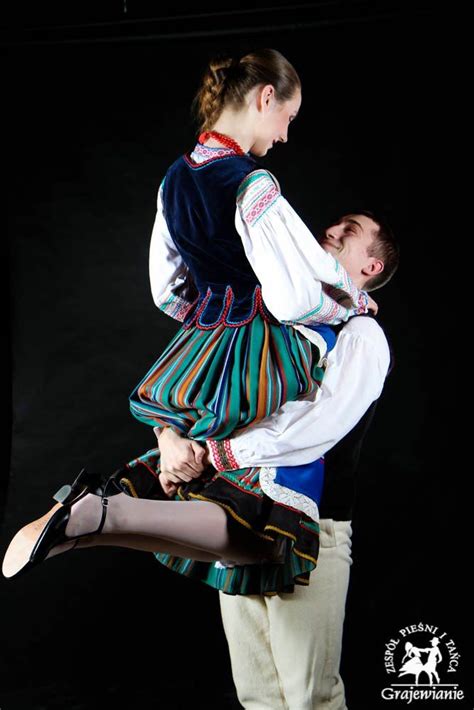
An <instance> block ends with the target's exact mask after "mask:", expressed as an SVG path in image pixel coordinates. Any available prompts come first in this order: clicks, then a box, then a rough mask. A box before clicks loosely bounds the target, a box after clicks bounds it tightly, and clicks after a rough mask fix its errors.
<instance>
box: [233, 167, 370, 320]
mask: <svg viewBox="0 0 474 710" xmlns="http://www.w3.org/2000/svg"><path fill="white" fill-rule="evenodd" d="M235 227H236V229H237V231H238V233H239V235H240V237H241V239H242V244H243V247H244V250H245V253H246V255H247V258H248V260H249V262H250V264H251V266H252V268H253V270H254V272H255V274H256V276H257V278H258V279H259V281H260V284H261V286H262V298H263V300H264V302H265V305H266V306H267V308H268V309H269V311H270V312H271V313H272V314H273V315H274V316H275V318H277V319H278V320H279V321H280V322H281V323H287V324H290V325H293V324H295V323H300V324H302V325H315V324H317V323H331V324H338V323H342V322H344V321H347V320H348V319H349V318H350V317H351V316H353V315H356V314H358V313H367V312H368V307H367V304H368V296H367V293H366V292H365V291H361V290H359V289H358V288H357V287H356V285H355V284H354V282H353V281H352V279H351V278H350V276H349V274H348V273H347V271H346V270H345V269H344V268H343V266H342V265H341V264H340V263H339V261H338V260H337V259H336V258H335V257H334V256H333V255H332V254H330V253H328V252H326V251H325V250H324V249H323V248H322V246H321V245H320V244H319V243H318V242H317V240H316V238H315V237H314V235H313V234H312V233H311V232H310V230H309V229H308V227H307V226H306V225H305V223H304V222H303V221H302V219H301V218H300V217H299V216H298V214H297V213H296V212H295V210H294V209H293V208H292V207H291V205H290V204H289V203H288V201H287V200H286V199H285V197H283V195H282V194H281V191H280V186H279V184H278V181H277V179H276V178H275V177H274V176H273V175H272V174H271V173H270V172H269V171H268V170H264V169H258V170H254V171H252V172H251V173H249V174H248V175H247V176H246V177H245V178H244V180H242V182H241V183H240V186H239V189H238V191H237V196H236V211H235Z"/></svg>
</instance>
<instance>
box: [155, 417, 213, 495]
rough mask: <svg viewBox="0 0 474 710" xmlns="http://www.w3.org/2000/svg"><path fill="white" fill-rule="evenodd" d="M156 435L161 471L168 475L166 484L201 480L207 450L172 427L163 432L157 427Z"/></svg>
mask: <svg viewBox="0 0 474 710" xmlns="http://www.w3.org/2000/svg"><path fill="white" fill-rule="evenodd" d="M155 434H156V438H157V439H158V446H159V449H160V470H161V472H162V473H163V474H165V475H166V483H167V484H168V485H169V484H170V483H178V484H180V483H182V482H183V481H184V482H187V481H191V480H192V479H193V478H199V476H200V475H201V473H202V472H203V471H204V469H205V467H206V463H207V461H206V458H207V457H206V454H207V450H206V449H205V448H204V447H202V446H201V444H200V443H199V442H197V441H193V440H192V439H188V438H187V437H185V436H182V435H181V434H178V433H177V432H176V431H174V429H171V427H165V428H164V429H161V430H160V429H158V427H156V429H155ZM163 479H164V480H165V476H163ZM165 492H166V491H165Z"/></svg>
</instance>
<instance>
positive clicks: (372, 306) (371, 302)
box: [367, 294, 379, 316]
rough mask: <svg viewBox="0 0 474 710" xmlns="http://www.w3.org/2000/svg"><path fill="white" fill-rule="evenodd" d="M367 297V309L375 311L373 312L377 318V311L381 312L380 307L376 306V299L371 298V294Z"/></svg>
mask: <svg viewBox="0 0 474 710" xmlns="http://www.w3.org/2000/svg"><path fill="white" fill-rule="evenodd" d="M367 297H368V299H369V300H368V303H367V307H368V309H369V311H373V312H374V316H376V315H377V311H378V310H379V307H378V305H377V304H376V302H375V301H374V299H373V298H371V297H370V296H369V294H367Z"/></svg>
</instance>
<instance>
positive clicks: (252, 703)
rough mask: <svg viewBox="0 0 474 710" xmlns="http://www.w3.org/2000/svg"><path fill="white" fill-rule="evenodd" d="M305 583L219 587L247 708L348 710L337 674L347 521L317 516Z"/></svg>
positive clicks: (347, 553)
mask: <svg viewBox="0 0 474 710" xmlns="http://www.w3.org/2000/svg"><path fill="white" fill-rule="evenodd" d="M320 529H321V532H320V550H319V559H318V566H317V568H316V569H315V570H314V571H313V572H312V573H311V576H310V583H309V586H307V587H305V586H302V585H295V591H294V593H293V594H288V593H281V594H277V595H274V596H271V597H265V596H263V595H258V594H250V595H235V596H234V595H230V594H224V592H222V591H219V600H220V608H221V614H222V622H223V626H224V632H225V635H226V638H227V643H228V646H229V653H230V660H231V666H232V675H233V679H234V683H235V687H236V691H237V697H238V699H239V701H240V703H241V704H242V706H243V707H244V708H245V709H246V710H347V705H346V702H345V693H344V684H343V681H342V679H341V676H340V675H339V665H340V660H341V647H342V632H343V622H344V616H345V606H346V598H347V591H348V587H349V574H350V566H351V564H352V556H351V551H352V540H351V538H352V526H351V521H335V520H332V519H331V518H326V519H322V520H320Z"/></svg>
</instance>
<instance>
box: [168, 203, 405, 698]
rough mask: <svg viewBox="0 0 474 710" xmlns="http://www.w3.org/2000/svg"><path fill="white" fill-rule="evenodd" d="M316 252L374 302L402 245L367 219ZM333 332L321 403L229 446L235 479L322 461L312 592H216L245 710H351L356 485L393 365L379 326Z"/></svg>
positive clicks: (300, 406)
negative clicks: (345, 642)
mask: <svg viewBox="0 0 474 710" xmlns="http://www.w3.org/2000/svg"><path fill="white" fill-rule="evenodd" d="M320 241H321V245H322V246H323V248H324V249H325V250H326V251H329V252H331V253H332V254H333V255H334V256H335V257H336V258H337V259H338V260H339V261H340V263H341V264H342V265H343V266H344V268H345V269H346V270H347V271H348V273H349V275H350V276H351V278H352V279H353V281H354V282H355V284H356V285H357V286H358V287H359V288H363V289H365V290H366V291H373V290H375V289H377V288H381V287H382V286H383V285H385V284H386V283H387V282H388V281H389V280H390V278H391V277H392V276H393V274H394V273H395V271H396V269H397V267H398V261H399V247H398V245H397V243H396V241H395V239H394V236H393V234H392V232H391V230H390V228H389V226H388V225H387V224H386V223H385V222H384V221H383V220H381V219H378V218H377V217H376V216H375V215H374V214H373V213H371V212H360V213H357V214H349V215H346V216H345V217H343V218H341V219H340V220H339V221H338V222H337V223H336V224H333V225H332V226H331V227H330V228H328V229H327V230H325V233H324V235H323V238H322V239H321V240H320ZM337 330H338V336H337V341H336V345H335V347H334V349H333V350H332V351H331V352H330V353H329V354H328V356H327V364H326V370H325V375H324V378H323V381H322V386H321V389H320V392H318V397H317V398H316V400H315V401H305V402H303V401H302V400H299V401H292V402H287V403H285V405H283V407H281V408H280V409H279V410H278V412H276V413H275V414H274V415H272V416H271V417H268V418H266V419H265V420H263V421H261V422H259V423H257V424H255V425H253V426H252V427H250V428H248V429H246V430H244V431H242V432H238V433H237V434H235V435H234V436H233V437H232V438H230V439H228V440H227V441H226V442H225V443H224V442H222V446H227V447H230V448H231V451H232V459H233V460H235V462H236V464H235V466H234V468H242V467H246V466H257V465H261V466H264V465H267V466H278V465H280V466H291V465H298V464H301V463H303V462H310V461H314V460H316V459H318V458H320V457H321V456H323V455H324V457H325V479H324V487H323V492H322V498H321V501H320V505H319V513H320V530H321V532H320V552H319V559H318V566H317V568H316V569H315V570H314V571H313V573H312V574H311V579H310V584H309V586H307V587H306V586H299V585H295V590H294V592H293V593H280V594H276V595H273V596H263V595H229V594H225V593H224V592H222V591H219V599H220V608H221V614H222V621H223V626H224V632H225V634H226V638H227V642H228V646H229V653H230V659H231V665H232V673H233V678H234V682H235V686H236V690H237V695H238V698H239V701H240V703H241V704H242V705H243V707H244V708H248V709H249V710H263V709H268V710H284V709H285V710H287V709H288V708H289V709H290V710H303V709H306V708H307V709H308V710H309V709H310V708H311V710H318V708H321V710H322V708H323V707H324V708H325V710H344V709H345V708H346V703H345V697H344V695H345V694H344V684H343V681H342V679H341V676H340V673H339V666H340V658H341V648H342V632H343V621H344V615H345V604H346V598H347V591H348V585H349V572H350V566H351V564H352V557H351V536H352V527H351V519H352V514H353V505H354V493H355V489H354V476H355V473H356V469H357V463H358V459H359V455H360V448H361V444H362V440H363V438H364V435H365V433H366V431H367V429H368V427H369V425H370V422H371V420H372V417H373V415H374V410H375V407H376V404H377V400H378V398H379V396H380V394H381V392H382V389H383V385H384V381H385V378H386V376H387V374H388V372H389V371H390V364H391V357H390V348H389V345H388V343H387V339H386V337H385V334H384V332H383V329H382V328H381V327H380V325H379V324H378V323H377V322H376V320H375V319H374V318H373V317H370V316H369V317H368V316H356V317H352V318H351V319H350V320H349V321H348V322H347V323H344V324H341V325H340V326H337ZM308 335H309V334H308ZM171 436H172V433H171ZM164 445H165V442H164V441H163V439H161V438H160V447H164ZM227 450H228V449H227ZM208 452H209V456H208V457H205V459H204V461H203V463H204V464H206V463H208V462H209V461H210V462H211V463H213V465H214V466H215V467H216V468H217V469H219V462H218V461H217V460H216V457H215V456H213V455H212V452H211V449H210V447H208ZM174 463H175V466H174V467H173V471H175V473H172V472H171V468H170V471H168V472H162V482H164V483H165V485H169V486H170V487H171V488H172V487H173V485H174V484H176V482H178V481H180V480H182V479H180V476H179V474H177V473H176V472H177V471H179V460H178V459H176V461H175V462H174ZM226 468H227V469H228V468H229V464H228V463H227V465H226Z"/></svg>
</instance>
